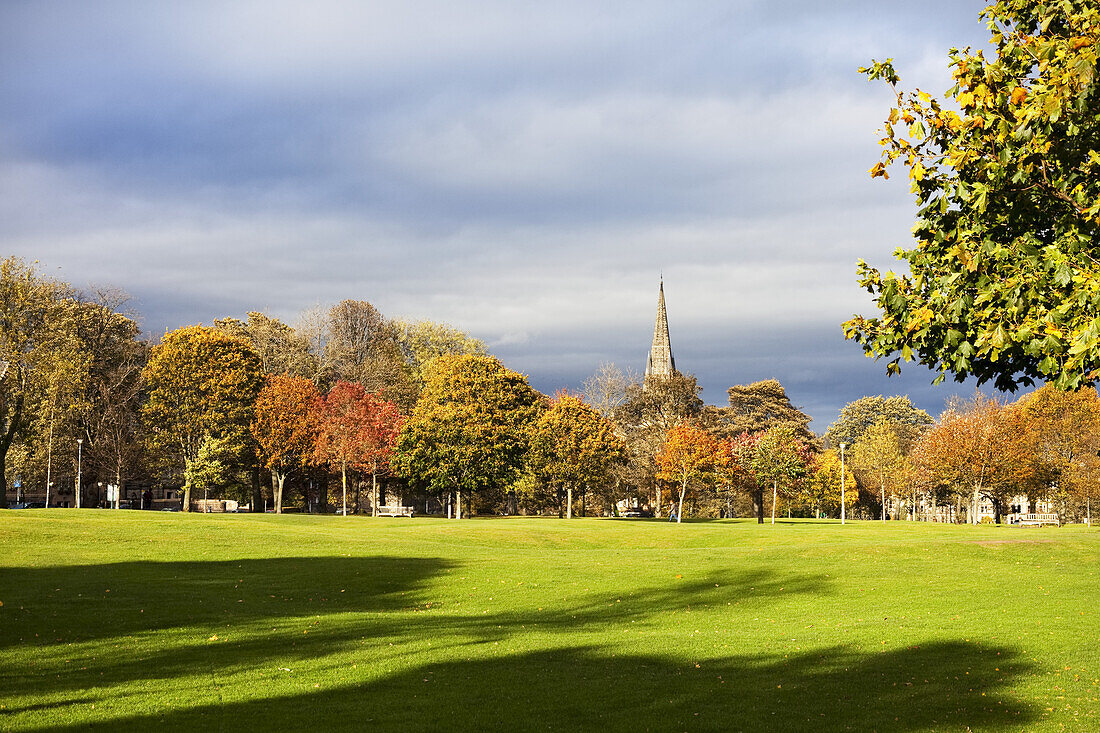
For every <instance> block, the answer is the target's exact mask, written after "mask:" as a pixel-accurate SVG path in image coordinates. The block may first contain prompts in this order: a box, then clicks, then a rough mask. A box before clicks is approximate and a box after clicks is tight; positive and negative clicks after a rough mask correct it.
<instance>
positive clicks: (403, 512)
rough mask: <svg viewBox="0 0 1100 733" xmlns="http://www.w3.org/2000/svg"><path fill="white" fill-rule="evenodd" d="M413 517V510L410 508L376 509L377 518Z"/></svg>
mask: <svg viewBox="0 0 1100 733" xmlns="http://www.w3.org/2000/svg"><path fill="white" fill-rule="evenodd" d="M412 515H413V508H412V507H411V506H380V507H378V516H380V517H411V516H412Z"/></svg>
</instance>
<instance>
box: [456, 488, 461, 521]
mask: <svg viewBox="0 0 1100 733" xmlns="http://www.w3.org/2000/svg"><path fill="white" fill-rule="evenodd" d="M455 519H462V489H458V490H457V491H455Z"/></svg>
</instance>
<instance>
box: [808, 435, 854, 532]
mask: <svg viewBox="0 0 1100 733" xmlns="http://www.w3.org/2000/svg"><path fill="white" fill-rule="evenodd" d="M842 468H843V471H844V486H845V487H846V490H845V491H843V492H842V491H841V469H842ZM842 494H843V500H844V504H845V509H846V510H847V511H848V512H851V510H852V509H854V508H855V506H856V504H857V503H858V502H859V491H858V489H857V488H856V480H855V475H854V474H853V473H852V470H851V468H850V467H849V466H848V465H843V466H842V464H841V461H840V455H839V454H838V453H837V451H836V450H833V449H829V450H826V451H824V452H822V453H820V454H818V455H817V456H815V457H814V460H813V461H812V462H811V464H810V467H809V471H808V473H807V475H806V478H805V479H804V480H803V481H802V486H801V496H802V498H803V500H804V501H805V502H806V503H807V504H808V505H809V506H810V507H811V508H812V509H813V512H814V516H815V517H816V516H819V514H820V513H821V512H829V511H832V510H834V509H835V510H837V511H838V512H839V510H840V504H841V498H842Z"/></svg>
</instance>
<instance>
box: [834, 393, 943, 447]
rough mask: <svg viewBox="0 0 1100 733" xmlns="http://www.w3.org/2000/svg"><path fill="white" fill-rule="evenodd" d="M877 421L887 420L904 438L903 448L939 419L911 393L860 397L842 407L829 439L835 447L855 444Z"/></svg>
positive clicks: (900, 437) (902, 438)
mask: <svg viewBox="0 0 1100 733" xmlns="http://www.w3.org/2000/svg"><path fill="white" fill-rule="evenodd" d="M877 422H887V423H889V424H890V425H891V426H893V429H894V431H895V432H896V433H897V434H898V437H899V439H901V441H902V447H903V449H906V450H907V449H908V446H909V444H910V443H912V442H913V441H914V440H916V438H917V437H919V436H920V433H921V432H922V431H924V430H926V429H927V428H929V427H931V426H932V425H933V424H934V423H935V420H933V419H932V416H931V415H929V414H928V413H927V412H925V411H924V410H922V409H920V408H919V407H916V406H915V405H914V404H913V403H912V402H911V401H910V400H909V397H908V396H895V397H883V396H882V395H875V396H869V397H860V398H859V399H857V400H854V401H852V402H849V403H848V404H847V405H845V406H844V407H842V408H841V410H840V416H839V417H838V418H837V419H836V422H834V423H833V424H832V425H830V426H829V429H828V430H826V431H825V442H826V443H827V444H828V445H829V446H831V447H833V448H835V447H837V446H839V445H840V444H841V443H845V444H846V445H848V446H852V445H854V444H855V443H856V441H858V440H859V439H860V438H861V437H862V436H863V433H864V432H865V431H866V430H867V429H868V428H870V427H871V426H872V425H874V424H875V423H877Z"/></svg>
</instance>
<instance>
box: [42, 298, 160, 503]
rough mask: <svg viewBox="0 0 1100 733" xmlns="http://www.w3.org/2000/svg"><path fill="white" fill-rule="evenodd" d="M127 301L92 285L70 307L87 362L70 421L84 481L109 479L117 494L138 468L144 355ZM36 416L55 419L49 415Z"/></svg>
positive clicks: (141, 460) (141, 463)
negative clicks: (79, 442) (80, 448)
mask: <svg viewBox="0 0 1100 733" xmlns="http://www.w3.org/2000/svg"><path fill="white" fill-rule="evenodd" d="M128 301H129V296H128V295H126V294H125V293H123V292H121V291H118V290H115V289H112V288H95V289H94V290H92V292H91V293H89V294H87V295H84V296H81V297H79V298H78V301H77V305H76V308H75V311H74V315H75V321H76V338H77V340H78V343H79V345H80V349H81V351H82V352H83V353H84V354H85V358H86V361H85V363H86V365H87V366H86V370H85V372H84V380H83V383H82V384H81V385H80V389H81V391H82V396H81V399H80V400H78V401H77V403H76V409H75V411H74V413H73V415H72V420H73V425H74V428H75V429H76V431H77V433H78V434H79V435H81V436H83V437H84V466H85V468H86V469H87V471H88V473H90V474H91V475H92V476H93V480H92V481H89V483H99V481H98V480H102V482H104V483H114V484H115V485H116V486H118V487H119V492H120V496H121V495H122V493H124V489H125V484H126V481H127V480H128V479H129V478H131V477H133V475H134V474H140V473H142V472H143V470H144V451H143V446H142V441H141V420H140V412H139V410H140V406H141V401H142V400H143V398H144V383H143V382H142V379H141V371H142V369H143V368H144V366H145V364H146V362H147V360H148V358H149V346H148V345H147V344H146V343H143V342H141V341H139V340H138V336H139V330H138V326H137V323H136V321H135V320H134V319H133V317H132V314H128V313H126V312H124V309H125V307H126V304H127V303H128ZM41 417H42V418H47V419H50V420H51V421H54V420H55V419H56V415H54V414H51V415H49V416H47V415H42V416H41ZM96 479H98V480H96Z"/></svg>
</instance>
